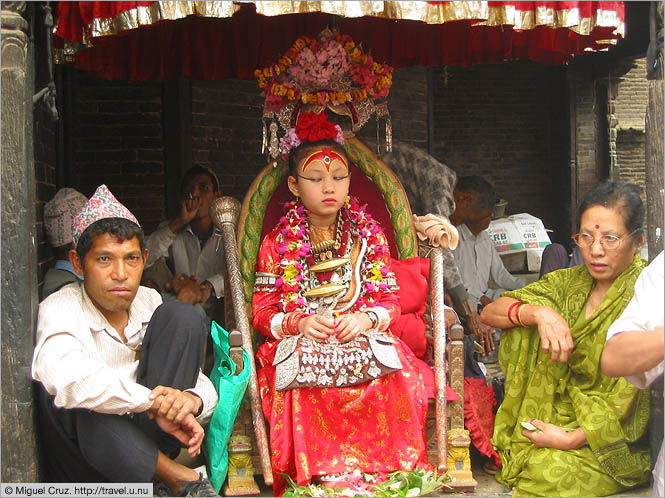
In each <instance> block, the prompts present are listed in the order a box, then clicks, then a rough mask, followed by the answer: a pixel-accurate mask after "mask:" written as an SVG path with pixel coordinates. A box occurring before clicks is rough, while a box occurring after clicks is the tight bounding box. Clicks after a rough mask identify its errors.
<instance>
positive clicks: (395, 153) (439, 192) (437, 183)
mask: <svg viewBox="0 0 665 498" xmlns="http://www.w3.org/2000/svg"><path fill="white" fill-rule="evenodd" d="M381 160H382V161H383V162H385V163H386V164H387V165H388V166H389V167H390V169H391V170H392V171H393V172H394V173H395V175H397V178H398V179H399V181H400V183H401V184H402V186H403V187H404V191H405V192H406V196H407V198H408V200H409V204H410V206H411V211H412V212H413V213H415V214H417V215H425V214H428V213H432V214H438V215H442V216H445V217H446V218H450V216H451V214H452V212H453V211H454V210H455V200H454V197H453V187H454V186H455V180H456V178H457V175H456V174H455V172H454V171H453V170H452V169H450V168H449V167H448V166H446V165H445V164H443V163H442V162H440V161H437V160H436V159H435V158H434V157H432V156H431V155H429V154H428V153H427V152H425V151H424V150H422V149H420V148H418V147H415V146H413V145H410V144H407V143H404V142H398V141H396V142H394V143H393V150H392V152H386V153H384V154H382V155H381ZM443 263H444V264H443V279H444V284H445V291H446V296H447V297H448V296H450V298H451V299H450V300H449V301H448V303H447V304H450V305H451V306H453V307H454V308H455V310H456V311H457V313H458V314H459V316H461V317H463V318H464V320H465V322H466V325H467V329H468V330H469V332H470V333H472V334H476V336H478V337H486V336H488V335H489V334H491V331H492V329H491V328H490V327H488V326H487V325H485V324H484V323H482V322H481V321H480V316H479V315H478V310H477V309H476V306H475V301H474V300H473V298H472V296H470V295H469V294H468V293H467V291H466V288H465V286H464V282H463V278H462V276H461V275H460V270H459V269H458V267H457V263H456V261H455V258H454V257H453V251H451V250H449V249H444V250H443Z"/></svg>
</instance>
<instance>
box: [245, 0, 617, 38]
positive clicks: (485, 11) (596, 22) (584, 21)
mask: <svg viewBox="0 0 665 498" xmlns="http://www.w3.org/2000/svg"><path fill="white" fill-rule="evenodd" d="M254 4H255V5H256V12H257V13H258V14H261V15H264V16H279V15H285V14H302V13H310V12H323V13H326V14H335V15H338V16H343V17H362V16H372V17H381V18H386V19H409V20H413V21H421V22H424V23H427V24H443V23H446V22H451V21H461V20H476V21H478V22H477V23H475V25H477V26H503V25H510V26H513V27H514V29H518V30H529V29H533V28H535V27H536V26H547V27H549V28H552V29H557V28H568V29H570V30H571V31H574V32H575V33H577V34H579V35H583V36H588V35H590V34H591V32H592V31H593V30H594V28H596V27H610V28H615V29H614V33H615V34H616V35H617V36H620V37H623V36H624V35H625V24H624V23H623V22H621V21H620V20H619V16H618V15H617V13H616V12H614V11H612V10H600V9H599V10H596V11H594V12H593V13H592V17H583V18H580V10H579V9H577V8H576V9H555V8H552V7H546V6H537V7H536V8H535V9H533V10H527V11H524V10H519V9H517V8H515V6H514V5H503V6H497V7H490V6H489V4H488V3H487V2H464V1H454V2H448V3H446V4H437V5H431V4H428V3H425V2H418V1H415V2H401V1H393V2H373V1H360V2H346V1H328V2H325V1H323V2H316V1H295V2H281V1H268V0H266V1H258V2H254ZM607 41H609V42H610V43H616V41H615V40H607ZM603 42H605V41H603ZM599 43H601V42H599Z"/></svg>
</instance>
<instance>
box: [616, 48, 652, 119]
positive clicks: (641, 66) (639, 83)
mask: <svg viewBox="0 0 665 498" xmlns="http://www.w3.org/2000/svg"><path fill="white" fill-rule="evenodd" d="M648 102H649V82H648V81H647V74H646V59H645V58H644V57H643V58H641V59H636V60H635V61H634V67H633V68H632V69H631V70H630V71H628V73H626V75H625V76H623V77H622V78H621V82H620V83H619V93H618V95H617V96H616V101H615V114H616V117H617V119H618V120H619V124H618V127H619V129H627V128H633V129H635V130H642V131H644V125H645V123H644V117H645V115H646V110H647V103H648Z"/></svg>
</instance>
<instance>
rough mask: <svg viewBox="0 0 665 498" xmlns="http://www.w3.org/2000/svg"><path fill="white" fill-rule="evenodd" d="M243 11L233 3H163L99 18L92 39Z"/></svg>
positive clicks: (86, 36) (173, 1) (84, 34)
mask: <svg viewBox="0 0 665 498" xmlns="http://www.w3.org/2000/svg"><path fill="white" fill-rule="evenodd" d="M239 8H240V7H239V6H238V5H237V4H235V3H234V2H232V1H210V2H207V1H188V2H183V1H177V0H171V1H162V2H155V3H153V4H152V5H149V6H140V7H136V8H134V9H131V10H128V11H125V12H121V13H120V14H117V15H116V16H114V17H106V18H99V19H95V20H93V22H92V23H91V24H89V25H88V30H89V35H90V36H91V37H92V38H96V37H99V36H111V35H117V34H118V33H121V32H123V31H126V30H129V29H136V28H140V27H141V26H148V25H150V24H154V23H156V22H158V21H164V20H170V21H174V20H176V19H184V18H185V17H187V16H194V15H196V16H200V17H216V18H225V17H232V16H233V14H235V13H236V12H237V11H238V9H239ZM87 38H88V33H87V32H84V33H83V42H84V43H89V40H88V39H87Z"/></svg>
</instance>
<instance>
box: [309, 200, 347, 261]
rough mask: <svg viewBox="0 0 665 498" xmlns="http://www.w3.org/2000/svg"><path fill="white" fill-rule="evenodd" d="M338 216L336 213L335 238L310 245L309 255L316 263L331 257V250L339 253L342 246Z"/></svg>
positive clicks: (340, 225)
mask: <svg viewBox="0 0 665 498" xmlns="http://www.w3.org/2000/svg"><path fill="white" fill-rule="evenodd" d="M339 219H340V214H339V212H338V213H337V218H335V238H333V239H330V240H322V241H321V242H317V243H316V244H312V247H311V253H312V256H313V257H314V259H315V260H316V261H323V260H325V259H331V258H332V257H333V250H334V251H335V252H336V251H339V248H340V247H341V246H342V224H341V223H340V222H339Z"/></svg>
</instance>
